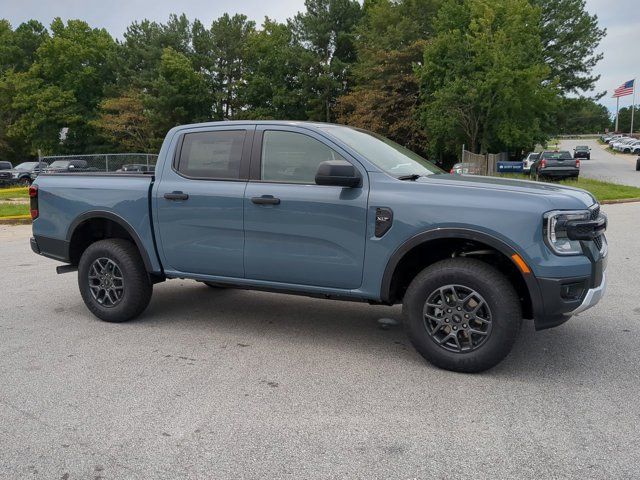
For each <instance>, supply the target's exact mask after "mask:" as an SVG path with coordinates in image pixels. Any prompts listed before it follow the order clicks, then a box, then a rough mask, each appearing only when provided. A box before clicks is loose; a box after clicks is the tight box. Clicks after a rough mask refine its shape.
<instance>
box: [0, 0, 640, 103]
mask: <svg viewBox="0 0 640 480" xmlns="http://www.w3.org/2000/svg"><path fill="white" fill-rule="evenodd" d="M586 5H587V10H588V11H589V12H590V13H595V14H597V15H598V19H599V22H600V25H601V26H603V27H605V28H606V29H607V36H606V37H605V38H604V40H603V41H602V42H601V44H600V48H599V51H601V52H602V53H604V59H603V60H602V61H601V62H600V63H599V64H598V65H597V66H596V68H595V70H594V73H596V74H599V75H601V79H600V81H599V82H598V83H597V85H596V92H603V91H605V90H606V91H607V95H606V96H605V97H603V98H602V99H601V100H600V102H601V103H603V104H604V105H606V106H607V107H608V108H609V110H611V111H613V112H615V108H616V101H615V99H614V98H611V94H612V93H613V90H614V89H615V88H616V87H618V86H620V85H621V84H622V83H624V82H626V81H627V80H631V79H633V78H635V77H639V80H637V83H640V28H638V24H639V23H640V5H639V0H586ZM303 8H304V0H180V1H176V0H152V1H150V0H113V1H109V0H20V1H18V0H0V18H6V19H8V20H9V21H10V22H11V24H12V25H14V27H15V26H17V25H19V24H20V23H21V22H23V21H25V20H29V19H31V18H35V19H37V20H39V21H40V22H42V23H43V24H45V25H48V24H49V23H51V20H52V19H53V18H54V17H56V16H59V17H61V18H62V19H63V20H68V19H70V18H80V19H82V20H85V21H86V22H88V23H89V24H90V25H91V26H93V27H104V28H106V29H107V30H108V31H109V32H110V33H111V34H112V35H113V36H115V37H117V38H122V34H123V33H124V31H125V30H126V28H127V26H128V25H129V24H131V22H133V21H134V20H142V19H144V18H147V19H149V20H155V21H158V22H165V21H166V20H167V19H168V18H169V15H170V14H171V13H178V14H179V13H185V14H186V15H187V17H188V18H189V19H191V20H192V19H194V18H198V19H200V20H201V21H202V22H203V23H204V24H205V25H207V24H210V23H211V21H213V20H214V19H216V18H218V17H219V16H220V15H222V14H223V13H225V12H228V13H230V14H233V13H243V14H245V15H247V17H249V18H250V19H252V20H255V21H257V22H258V23H260V22H262V20H263V19H264V17H265V16H268V17H269V18H271V19H274V20H278V21H284V20H286V19H287V18H289V17H292V16H293V15H295V14H296V13H297V12H298V11H300V10H302V9H303ZM631 98H632V97H630V96H629V97H623V98H621V99H620V107H626V106H629V105H630V104H631ZM636 103H640V89H639V90H638V95H637V98H636Z"/></svg>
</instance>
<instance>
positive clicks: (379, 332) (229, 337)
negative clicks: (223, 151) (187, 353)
mask: <svg viewBox="0 0 640 480" xmlns="http://www.w3.org/2000/svg"><path fill="white" fill-rule="evenodd" d="M178 282H179V283H180V284H181V285H180V286H178V285H177V283H178ZM156 289H157V291H158V293H160V292H161V293H160V294H158V295H154V298H153V300H152V302H151V304H150V305H149V308H148V309H147V310H146V312H145V313H144V314H143V315H142V316H141V317H140V318H139V319H138V320H135V321H133V322H130V325H131V327H132V328H136V326H145V327H147V326H149V325H153V326H154V327H155V328H161V329H168V330H171V331H172V332H173V331H176V330H180V331H181V332H185V331H187V332H188V333H189V334H202V335H203V336H209V337H210V338H212V339H215V341H222V342H230V343H233V342H236V343H237V344H238V345H243V346H244V345H246V346H261V347H262V348H265V349H267V348H269V347H270V346H271V344H274V346H276V345H277V346H278V347H279V348H282V345H283V344H284V345H285V346H286V345H291V346H292V348H293V347H297V348H299V347H300V345H302V346H309V347H313V348H316V349H317V348H323V349H326V350H327V352H328V354H331V352H332V351H334V352H335V351H340V352H346V353H348V352H349V351H352V352H354V353H358V354H367V355H370V356H371V357H372V362H377V361H379V362H380V363H381V364H382V362H384V361H386V360H389V359H395V360H397V361H402V362H407V366H411V368H415V367H416V365H420V366H421V367H425V368H428V369H430V370H433V369H435V367H432V366H431V365H429V364H428V363H427V362H426V361H425V360H423V359H422V357H421V356H420V355H419V354H418V353H417V352H416V351H415V350H414V349H413V346H412V345H411V343H410V342H409V340H408V338H407V336H406V335H405V333H404V331H403V328H402V324H401V322H402V311H401V307H400V306H399V305H397V306H393V307H387V306H371V305H368V304H366V303H356V302H344V301H331V300H322V299H314V298H308V297H303V296H295V295H282V294H274V293H266V292H257V291H249V290H240V289H219V290H218V289H211V288H209V287H207V286H205V285H203V284H199V283H194V282H190V281H181V280H174V281H171V282H167V283H165V284H161V285H158V286H156ZM381 318H385V319H393V320H396V321H397V322H398V324H397V325H392V326H388V327H385V326H383V325H381V324H380V322H379V319H381ZM572 322H574V323H572ZM578 322H580V320H578V319H572V320H569V322H568V323H567V324H564V325H561V326H560V327H557V328H555V329H551V330H545V331H540V332H536V331H535V330H534V326H533V322H531V321H527V320H525V321H524V322H523V325H522V329H521V331H520V335H519V338H518V340H517V342H516V345H515V346H514V349H513V351H512V353H511V354H510V355H509V356H508V357H507V359H506V360H505V361H503V362H502V363H501V364H499V365H498V366H497V367H495V368H493V369H492V370H490V371H487V372H484V373H482V374H480V375H489V376H492V377H503V378H508V377H514V378H516V377H517V378H519V379H521V380H522V379H523V378H524V377H523V375H524V376H525V377H526V376H529V375H531V376H536V377H539V376H540V375H541V374H544V375H545V376H556V375H558V376H562V375H567V374H573V375H576V374H577V375H580V372H581V371H584V372H585V373H586V372H587V371H588V370H593V368H597V365H595V364H590V365H587V364H586V362H585V351H584V349H585V345H588V348H589V349H590V350H591V351H590V353H589V355H590V356H591V357H593V356H596V355H598V353H599V352H597V351H594V350H593V349H594V348H596V349H597V345H598V344H597V339H596V338H591V337H592V335H593V332H592V331H591V330H590V329H586V328H584V326H581V325H579V323H578ZM605 355H606V354H605ZM600 358H602V355H600ZM373 365H375V363H373V364H372V368H373ZM602 368H603V369H604V368H607V367H606V366H604V365H603V366H602ZM436 370H437V369H436Z"/></svg>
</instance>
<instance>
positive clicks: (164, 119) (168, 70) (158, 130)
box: [144, 48, 211, 147]
mask: <svg viewBox="0 0 640 480" xmlns="http://www.w3.org/2000/svg"><path fill="white" fill-rule="evenodd" d="M208 93H209V91H208V88H207V84H206V81H205V78H204V76H203V75H202V73H200V72H196V71H195V70H194V69H193V65H192V64H191V61H190V60H189V58H187V56H186V55H184V54H182V53H179V52H176V51H175V50H174V49H172V48H165V49H164V52H163V53H162V58H161V60H160V67H159V75H158V78H157V79H156V80H155V81H154V82H153V84H152V87H151V89H150V91H149V92H148V94H147V95H146V96H145V99H144V104H145V105H146V106H147V108H148V109H149V116H150V121H151V125H152V128H153V131H154V132H155V135H154V137H155V138H156V139H157V140H156V147H159V146H160V143H161V139H162V137H163V136H164V135H165V134H166V132H167V131H168V130H169V129H171V128H173V127H175V126H176V125H180V124H185V123H193V122H201V121H205V120H208V119H210V118H211V100H210V98H209V94H208Z"/></svg>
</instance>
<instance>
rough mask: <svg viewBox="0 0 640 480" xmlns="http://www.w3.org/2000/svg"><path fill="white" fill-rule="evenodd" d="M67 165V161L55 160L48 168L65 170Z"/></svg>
mask: <svg viewBox="0 0 640 480" xmlns="http://www.w3.org/2000/svg"><path fill="white" fill-rule="evenodd" d="M68 165H69V160H56V161H55V162H53V163H52V164H51V165H49V166H50V167H51V168H61V167H64V168H66V167H67V166H68Z"/></svg>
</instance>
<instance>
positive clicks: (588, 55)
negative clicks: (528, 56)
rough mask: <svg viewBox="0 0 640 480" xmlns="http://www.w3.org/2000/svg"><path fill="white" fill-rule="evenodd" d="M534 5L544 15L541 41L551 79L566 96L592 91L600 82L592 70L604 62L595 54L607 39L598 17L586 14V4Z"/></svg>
mask: <svg viewBox="0 0 640 480" xmlns="http://www.w3.org/2000/svg"><path fill="white" fill-rule="evenodd" d="M531 1H532V3H533V4H534V5H536V6H538V7H539V8H540V11H541V15H540V20H539V25H540V37H541V40H542V51H543V59H544V62H545V63H546V64H547V65H548V66H549V68H550V70H551V72H550V78H553V79H554V80H555V81H557V82H558V85H559V87H560V89H561V91H562V92H563V93H564V94H566V93H570V92H574V93H580V92H589V91H592V90H593V89H594V86H595V82H596V81H597V80H598V79H599V78H600V76H599V75H592V70H593V67H595V65H596V64H597V63H598V62H599V61H600V60H601V59H602V53H595V51H596V48H597V47H598V45H599V44H600V41H601V40H602V39H603V38H604V36H605V35H606V30H605V29H603V28H600V27H599V26H598V17H597V16H596V15H591V14H589V13H588V12H587V11H586V10H585V0H531ZM600 96H602V95H601V94H600V95H598V97H600Z"/></svg>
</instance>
